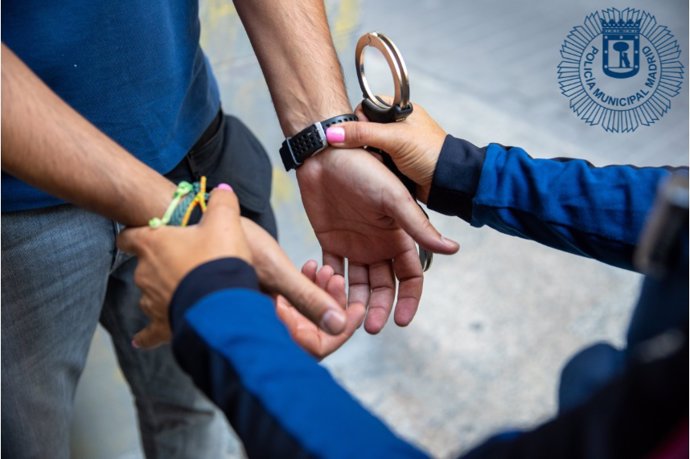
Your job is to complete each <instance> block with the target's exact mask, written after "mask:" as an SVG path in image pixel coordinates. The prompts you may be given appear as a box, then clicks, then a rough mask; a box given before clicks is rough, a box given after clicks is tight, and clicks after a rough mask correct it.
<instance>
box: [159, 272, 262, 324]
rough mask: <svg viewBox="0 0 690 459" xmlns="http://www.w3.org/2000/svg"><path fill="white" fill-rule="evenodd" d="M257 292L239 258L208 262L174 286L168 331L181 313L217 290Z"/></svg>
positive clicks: (255, 279) (251, 274)
mask: <svg viewBox="0 0 690 459" xmlns="http://www.w3.org/2000/svg"><path fill="white" fill-rule="evenodd" d="M228 288H245V289H252V290H257V291H258V290H259V278H258V277H257V276H256V272H255V271H254V268H252V266H251V265H249V264H248V263H247V262H245V261H244V260H241V259H239V258H220V259H218V260H212V261H209V262H207V263H204V264H202V265H199V266H197V267H196V268H194V269H193V270H191V271H190V272H189V273H188V274H187V275H186V276H185V277H184V278H183V279H182V281H181V282H180V285H178V286H177V289H176V290H175V293H174V294H173V297H172V300H171V301H170V312H169V313H170V327H171V328H172V329H173V330H175V324H176V323H180V322H181V320H182V316H183V315H184V313H185V312H186V311H187V309H189V308H190V307H192V306H193V305H194V304H195V303H196V302H197V301H199V300H200V299H201V298H203V297H205V296H206V295H209V294H211V293H213V292H216V291H218V290H224V289H228Z"/></svg>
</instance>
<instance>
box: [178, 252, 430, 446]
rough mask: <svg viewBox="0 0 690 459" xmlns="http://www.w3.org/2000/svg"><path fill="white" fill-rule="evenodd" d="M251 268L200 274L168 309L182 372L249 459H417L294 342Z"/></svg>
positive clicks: (219, 264) (234, 266) (226, 265)
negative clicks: (276, 458)
mask: <svg viewBox="0 0 690 459" xmlns="http://www.w3.org/2000/svg"><path fill="white" fill-rule="evenodd" d="M257 288H258V287H257V281H256V277H255V275H254V273H253V270H252V269H251V267H250V266H249V265H247V264H245V263H243V262H241V261H239V260H237V259H232V258H226V259H221V260H216V261H212V262H209V263H207V264H205V265H201V266H200V267H197V268H196V269H194V270H193V271H192V272H191V273H189V274H188V275H187V276H186V277H185V278H184V279H183V280H182V282H181V283H180V285H179V287H178V289H177V290H176V292H175V295H174V296H173V300H172V302H171V311H170V314H171V318H170V322H171V325H172V329H173V350H174V352H175V357H176V358H177V360H178V362H179V363H180V365H181V367H182V368H183V369H184V370H185V371H186V372H187V373H189V374H190V375H191V377H192V379H193V380H194V382H195V384H196V385H197V386H198V387H199V388H200V389H201V390H203V391H204V392H205V393H206V394H207V395H208V396H209V398H211V400H213V401H214V403H216V404H217V405H218V406H219V407H220V408H221V409H222V410H223V412H224V413H225V415H226V416H227V418H228V421H230V423H231V424H232V426H233V428H234V430H235V432H237V434H238V436H239V437H240V439H241V440H242V442H243V443H244V447H245V450H246V451H247V454H248V456H249V457H274V456H281V457H327V458H328V457H421V456H422V454H421V453H420V452H419V451H418V450H416V449H415V448H414V447H412V446H411V445H409V444H407V443H405V442H404V441H402V440H400V439H399V438H397V437H396V436H395V435H394V434H393V433H392V432H391V431H390V430H389V429H388V428H387V427H386V426H385V425H384V424H382V423H381V422H380V421H379V420H378V419H376V418H375V417H374V416H372V415H371V414H370V413H368V412H367V411H366V410H365V409H364V408H362V406H361V405H359V404H358V403H357V402H356V401H355V400H354V399H353V398H352V397H351V396H350V395H349V394H347V392H345V391H344V390H343V389H342V388H341V387H340V386H339V385H338V384H337V383H336V382H335V381H334V380H333V378H332V377H331V376H330V375H329V374H328V372H327V371H326V370H325V369H323V368H322V367H320V366H319V365H318V364H317V362H316V361H315V360H314V359H313V358H312V357H310V356H308V355H307V354H306V353H305V352H304V351H302V350H301V349H300V348H299V347H298V346H297V345H296V344H295V343H294V341H292V339H291V338H290V336H289V334H288V332H287V330H286V329H285V327H284V326H283V325H282V323H281V322H280V321H279V320H278V318H277V317H276V314H275V312H274V310H273V309H274V308H273V304H272V302H271V301H270V299H268V298H267V297H266V296H264V295H261V294H260V293H259V292H258V291H256V290H257Z"/></svg>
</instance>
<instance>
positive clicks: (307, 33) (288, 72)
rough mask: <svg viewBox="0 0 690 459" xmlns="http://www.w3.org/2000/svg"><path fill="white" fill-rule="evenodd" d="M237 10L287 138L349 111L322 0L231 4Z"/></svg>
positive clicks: (242, 0)
mask: <svg viewBox="0 0 690 459" xmlns="http://www.w3.org/2000/svg"><path fill="white" fill-rule="evenodd" d="M235 7H236V8H237V12H238V14H239V15H240V19H242V24H243V25H244V27H245V29H246V30H247V33H248V34H249V39H250V40H251V42H252V46H253V48H254V51H255V52H256V55H257V57H258V59H259V63H260V64H261V69H262V70H263V73H264V77H265V78H266V82H267V83H268V87H269V90H270V91H271V97H272V99H273V104H274V106H275V109H276V112H277V113H278V118H279V120H280V126H281V128H282V129H283V133H284V134H285V135H294V134H296V133H297V132H299V131H301V130H302V129H304V128H305V127H307V126H308V125H310V124H313V123H314V122H316V121H321V120H324V119H326V118H330V117H332V116H335V115H340V114H343V113H350V112H352V106H351V105H350V102H349V101H348V98H347V93H346V91H345V85H344V84H343V76H342V72H341V70H340V63H339V62H338V57H337V55H336V53H335V49H334V47H333V41H332V39H331V33H330V30H329V28H328V21H327V20H326V12H325V9H324V5H323V1H321V0H319V1H297V2H294V1H282V2H276V1H274V0H235Z"/></svg>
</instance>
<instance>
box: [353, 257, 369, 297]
mask: <svg viewBox="0 0 690 459" xmlns="http://www.w3.org/2000/svg"><path fill="white" fill-rule="evenodd" d="M347 281H348V284H349V286H350V290H349V294H348V305H351V304H353V303H362V304H367V303H369V292H370V289H369V268H368V267H367V266H366V265H361V264H358V263H353V262H351V261H350V262H349V263H348V264H347Z"/></svg>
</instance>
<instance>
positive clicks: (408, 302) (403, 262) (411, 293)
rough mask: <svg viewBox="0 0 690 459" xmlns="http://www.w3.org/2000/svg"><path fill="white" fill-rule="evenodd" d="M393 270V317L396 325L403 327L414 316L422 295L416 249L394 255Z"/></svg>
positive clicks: (422, 276) (422, 283) (422, 282)
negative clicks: (395, 283)
mask: <svg viewBox="0 0 690 459" xmlns="http://www.w3.org/2000/svg"><path fill="white" fill-rule="evenodd" d="M393 272H394V273H395V277H397V279H398V301H397V303H396V304H395V314H394V315H393V319H394V320H395V323H396V324H397V325H399V326H401V327H404V326H406V325H409V323H410V322H411V321H412V319H413V318H414V315H415V313H416V312H417V308H418V307H419V301H420V299H421V297H422V288H423V285H424V273H423V272H422V265H421V263H420V262H419V255H418V254H417V251H416V250H414V249H412V250H408V251H406V252H404V253H403V254H402V255H400V256H398V257H396V258H395V259H394V260H393Z"/></svg>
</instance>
